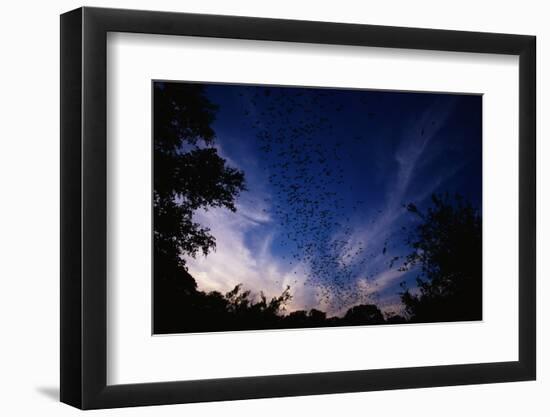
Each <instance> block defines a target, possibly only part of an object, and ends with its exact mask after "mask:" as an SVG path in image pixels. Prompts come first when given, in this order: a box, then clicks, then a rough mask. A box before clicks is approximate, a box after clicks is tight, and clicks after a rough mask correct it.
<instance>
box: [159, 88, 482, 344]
mask: <svg viewBox="0 0 550 417" xmlns="http://www.w3.org/2000/svg"><path fill="white" fill-rule="evenodd" d="M153 91H154V128H153V134H154V190H153V209H154V210H153V211H154V214H153V222H154V227H153V239H154V245H153V246H154V248H153V263H154V267H153V273H154V279H153V289H154V295H153V297H154V300H153V301H154V303H153V309H154V311H153V327H154V333H155V334H163V333H185V332H212V331H229V330H260V329H283V328H284V329H286V328H304V327H330V326H353V325H375V324H397V323H410V322H438V321H461V320H479V319H481V217H480V214H479V212H478V211H477V210H476V209H475V208H473V207H472V206H471V205H470V204H469V203H467V202H466V201H464V200H463V199H462V198H461V197H460V196H453V197H450V196H449V195H446V194H445V195H440V196H437V195H434V196H433V197H432V206H431V207H430V208H428V209H427V210H426V211H425V212H422V211H421V210H419V209H418V208H417V207H416V206H415V205H414V204H409V205H408V206H407V210H408V212H409V213H410V214H411V215H413V216H415V217H417V219H418V220H419V221H418V222H417V226H416V227H414V228H413V229H412V230H410V232H409V234H408V236H407V243H408V245H409V246H410V248H411V253H410V254H409V255H408V256H407V257H406V258H405V260H404V262H403V264H402V265H401V267H400V268H402V269H403V270H410V269H412V268H415V269H418V270H419V271H420V272H419V277H418V280H417V283H418V286H417V288H415V289H409V288H407V287H406V286H405V285H404V284H403V289H402V292H401V293H400V294H399V295H400V299H401V301H402V303H403V306H404V309H403V313H402V315H399V314H394V313H383V312H382V311H381V310H380V308H379V307H378V306H376V305H374V304H358V305H355V306H352V307H351V308H349V309H348V310H347V311H346V313H345V314H343V315H342V316H341V317H327V314H326V312H323V311H320V310H317V309H310V310H307V311H306V310H299V311H292V312H289V311H288V304H289V303H290V301H291V300H292V292H291V290H292V289H291V288H290V287H287V288H286V289H285V290H284V291H283V292H282V293H281V294H280V295H279V296H277V297H272V298H268V297H266V296H265V295H264V294H263V293H260V294H257V295H256V294H252V293H251V291H250V290H248V289H246V288H243V286H242V285H237V286H236V287H235V288H234V289H233V290H231V291H229V292H227V293H226V294H222V293H220V292H217V291H213V292H205V291H201V290H200V289H199V288H198V286H197V282H196V280H195V279H194V277H193V276H192V275H191V274H190V273H189V272H188V271H187V268H186V263H185V260H184V256H196V255H198V254H202V255H204V256H206V255H208V253H209V252H210V251H211V250H212V249H214V248H215V245H216V239H215V237H214V236H212V235H211V233H210V230H209V229H208V228H206V227H203V226H201V225H200V224H198V223H196V222H194V221H193V213H194V212H195V211H196V210H197V209H208V208H211V207H221V208H226V209H228V210H232V211H235V210H236V207H235V201H236V198H237V197H238V195H239V194H240V193H241V192H242V191H244V190H245V189H246V184H245V175H244V173H243V172H242V171H239V170H236V169H234V168H231V167H229V166H228V165H227V164H226V161H225V160H224V159H223V158H222V157H220V156H219V154H218V151H217V149H216V148H215V147H214V146H213V145H214V142H215V132H214V130H213V129H212V127H211V125H212V122H213V121H214V118H215V114H216V107H215V106H214V105H213V104H212V103H210V102H209V100H208V99H207V98H206V96H205V94H204V88H203V86H201V85H199V84H187V83H162V82H155V84H154V89H153Z"/></svg>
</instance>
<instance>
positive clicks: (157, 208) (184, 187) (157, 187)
mask: <svg viewBox="0 0 550 417" xmlns="http://www.w3.org/2000/svg"><path fill="white" fill-rule="evenodd" d="M153 94H154V131H153V135H154V189H153V207H154V210H153V211H154V215H153V216H154V219H153V221H154V231H153V234H154V285H155V287H154V292H155V312H154V316H155V329H158V328H161V327H163V326H164V324H163V323H169V322H172V321H173V320H174V317H173V314H175V313H176V312H177V310H178V305H179V304H180V303H182V301H183V302H184V303H189V301H191V300H189V299H188V298H190V297H196V296H197V294H199V293H198V292H197V290H196V289H197V283H196V281H195V280H194V279H193V277H192V276H191V275H190V274H188V273H187V270H186V268H185V261H184V259H183V255H188V256H196V255H197V253H199V252H201V253H202V254H204V255H207V254H208V253H209V251H210V250H212V249H213V248H215V245H216V240H215V237H214V236H212V235H211V234H210V231H209V229H208V228H205V227H202V226H201V225H200V224H198V223H196V222H194V221H193V213H194V212H195V211H196V210H197V209H199V208H203V209H208V208H211V207H224V208H227V209H229V210H232V211H234V210H235V198H236V196H237V195H238V194H239V192H241V191H243V190H244V189H245V186H244V174H243V173H242V172H241V171H238V170H236V169H233V168H231V167H228V166H226V163H225V160H224V159H223V158H221V157H220V156H219V155H218V152H217V150H216V149H215V148H213V147H212V145H213V143H214V139H215V134H214V131H213V130H212V127H211V123H212V122H213V121H214V116H215V111H216V107H215V106H214V105H212V104H211V103H210V102H209V101H208V100H207V99H206V98H205V96H204V94H203V88H202V87H201V86H200V85H195V84H171V85H170V88H166V85H165V84H164V83H155V84H154V89H153Z"/></svg>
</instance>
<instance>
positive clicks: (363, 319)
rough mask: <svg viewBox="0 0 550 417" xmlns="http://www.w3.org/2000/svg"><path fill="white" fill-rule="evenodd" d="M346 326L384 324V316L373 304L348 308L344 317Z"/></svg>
mask: <svg viewBox="0 0 550 417" xmlns="http://www.w3.org/2000/svg"><path fill="white" fill-rule="evenodd" d="M344 320H345V322H346V324H349V325H358V324H381V323H384V315H383V314H382V312H381V311H380V309H379V308H378V307H377V306H375V305H374V304H362V305H358V306H354V307H352V308H350V309H349V310H348V311H347V312H346V315H345V316H344Z"/></svg>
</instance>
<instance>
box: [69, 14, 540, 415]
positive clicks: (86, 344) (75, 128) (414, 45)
mask: <svg viewBox="0 0 550 417" xmlns="http://www.w3.org/2000/svg"><path fill="white" fill-rule="evenodd" d="M108 32H132V33H147V34H163V35H175V36H177V35H186V36H199V37H216V38H235V39H254V40H268V41H286V42H305V43H318V44H333V45H356V46H371V47H383V48H405V49H421V50H440V51H456V52H476V53H491V54H507V55H517V56H519V103H518V109H519V110H518V111H519V132H518V133H519V155H518V158H519V293H518V299H519V329H518V331H519V360H518V361H514V362H496V363H477V364H467V365H445V366H423V367H412V368H396V369H375V370H357V371H343V372H326V373H309V374H293V375H273V376H254V377H239V378H224V379H209V380H198V381H176V382H161V383H140V384H126V385H107V378H106V376H107V343H106V340H107V339H106V338H107V334H106V330H107V304H106V300H107V285H106V278H107V277H106V275H107V274H106V257H107V253H106V245H107V226H106V224H107V218H106V214H107V204H106V203H107V172H106V168H107V166H106V161H107V146H106V145H107V143H106V127H107V111H106V93H107V91H106V90H107V87H106V85H107V83H106V78H107V73H106V59H107V57H106V44H107V42H106V39H107V33H108ZM535 45H536V38H535V37H534V36H524V35H509V34H494V33H478V32H461V31H449V30H432V29H415V28H403V27H387V26H371V25H357V24H341V23H322V22H311V21H293V20H278V19H265V18H251V17H233V16H216V15H198V14H185V13H169V12H151V11H135V10H119V9H102V8H88V7H84V8H79V9H77V10H74V11H71V12H68V13H65V14H63V15H61V54H60V56H61V310H60V314H61V382H60V383H61V401H62V402H64V403H67V404H70V405H72V406H75V407H78V408H81V409H96V408H112V407H124V406H143V405H156V404H174V403H189V402H200V401H218V400H237V399H250V398H264V397H282V396H298V395H312V394H328V393H343V392H357V391H376V390H388V389H403V388H421V387H434V386H450V385H463V384H481V383H496V382H508V381H525V380H534V379H535V378H536V304H535V301H536V296H535V295H536V283H535V279H536V277H535V273H536V271H535V256H536V255H535V249H536V187H535V186H536V145H535V134H536V133H535V123H536V120H535V107H536V91H535V87H536V81H535V79H536V70H535V66H536V65H535V61H536V52H535V51H536V47H535Z"/></svg>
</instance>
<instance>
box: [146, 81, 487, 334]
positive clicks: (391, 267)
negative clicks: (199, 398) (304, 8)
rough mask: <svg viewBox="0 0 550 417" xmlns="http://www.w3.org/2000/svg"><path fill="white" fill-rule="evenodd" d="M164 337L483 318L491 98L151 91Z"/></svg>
mask: <svg viewBox="0 0 550 417" xmlns="http://www.w3.org/2000/svg"><path fill="white" fill-rule="evenodd" d="M152 100H153V115H152V117H153V120H152V123H153V132H152V136H153V137H152V142H153V143H152V147H153V190H152V200H153V202H152V204H153V242H152V245H153V333H154V334H177V333H197V332H217V331H243V330H270V329H296V328H319V327H338V326H363V325H391V324H408V323H433V322H456V321H477V320H481V319H482V96H481V95H474V94H456V93H453V94H449V93H434V92H403V91H382V90H364V89H346V88H320V87H299V86H296V87H295V86H272V85H248V84H221V83H206V82H205V83H199V82H185V81H153V82H152Z"/></svg>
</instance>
